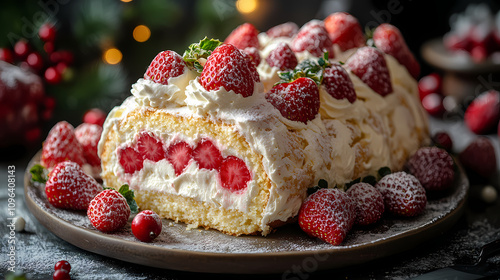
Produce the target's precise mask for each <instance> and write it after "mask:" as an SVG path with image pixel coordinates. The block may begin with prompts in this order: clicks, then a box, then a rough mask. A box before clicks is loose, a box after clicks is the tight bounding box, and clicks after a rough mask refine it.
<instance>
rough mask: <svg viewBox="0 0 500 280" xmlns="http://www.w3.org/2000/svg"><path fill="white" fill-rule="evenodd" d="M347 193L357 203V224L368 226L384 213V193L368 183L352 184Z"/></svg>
mask: <svg viewBox="0 0 500 280" xmlns="http://www.w3.org/2000/svg"><path fill="white" fill-rule="evenodd" d="M346 193H347V194H348V195H349V196H350V197H351V198H352V199H353V200H354V202H355V203H356V224H357V225H361V226H367V225H371V224H374V223H376V222H377V221H378V220H380V218H381V217H382V215H383V214H384V209H385V208H384V198H383V197H382V194H381V193H380V192H379V191H378V190H377V189H376V188H375V187H374V186H372V185H370V184H368V183H357V184H354V185H352V186H351V187H350V188H349V189H348V190H347V191H346Z"/></svg>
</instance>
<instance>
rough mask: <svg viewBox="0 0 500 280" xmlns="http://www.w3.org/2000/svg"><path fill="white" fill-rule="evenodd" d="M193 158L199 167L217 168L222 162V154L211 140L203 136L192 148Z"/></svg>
mask: <svg viewBox="0 0 500 280" xmlns="http://www.w3.org/2000/svg"><path fill="white" fill-rule="evenodd" d="M193 158H194V160H195V161H196V162H197V163H198V166H199V168H200V169H201V168H205V169H210V170H217V169H219V166H220V165H221V162H222V155H221V153H220V151H219V149H218V148H217V147H216V146H215V145H214V143H213V142H212V141H210V140H209V139H207V138H203V139H201V140H200V142H198V144H197V145H196V147H195V148H194V150H193Z"/></svg>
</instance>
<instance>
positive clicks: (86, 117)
mask: <svg viewBox="0 0 500 280" xmlns="http://www.w3.org/2000/svg"><path fill="white" fill-rule="evenodd" d="M104 121H106V113H105V112H104V111H103V110H101V109H99V108H92V109H90V110H88V111H87V112H85V114H83V122H84V123H90V124H97V125H99V126H103V124H104Z"/></svg>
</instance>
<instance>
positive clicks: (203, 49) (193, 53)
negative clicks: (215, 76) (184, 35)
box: [182, 37, 222, 73]
mask: <svg viewBox="0 0 500 280" xmlns="http://www.w3.org/2000/svg"><path fill="white" fill-rule="evenodd" d="M220 45H222V42H221V41H219V40H217V39H208V38H207V37H205V38H203V40H201V41H200V42H199V43H193V44H191V45H189V47H188V49H187V50H186V51H184V54H183V55H182V57H183V59H184V61H185V62H186V65H187V66H188V67H189V68H191V69H193V70H196V71H197V72H198V73H201V72H202V71H203V65H201V63H200V59H207V58H208V57H209V56H210V55H211V54H212V52H213V51H214V50H215V48H217V47H218V46H220Z"/></svg>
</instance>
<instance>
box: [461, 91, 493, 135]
mask: <svg viewBox="0 0 500 280" xmlns="http://www.w3.org/2000/svg"><path fill="white" fill-rule="evenodd" d="M464 120H465V123H466V124H467V126H468V127H469V129H470V130H471V131H472V132H474V133H476V134H486V133H490V132H492V131H493V129H495V126H496V125H497V123H498V121H499V120H500V92H498V91H496V90H489V91H487V92H484V93H482V94H481V95H479V96H478V97H477V98H476V99H474V101H472V103H471V104H470V105H469V107H467V109H466V110H465V115H464Z"/></svg>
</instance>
